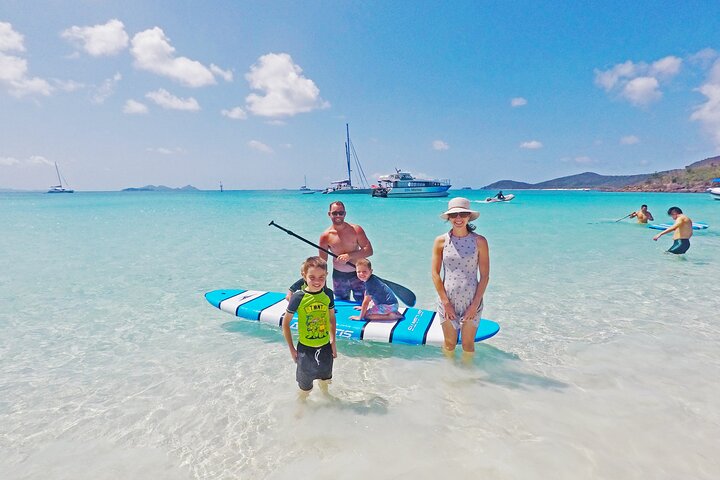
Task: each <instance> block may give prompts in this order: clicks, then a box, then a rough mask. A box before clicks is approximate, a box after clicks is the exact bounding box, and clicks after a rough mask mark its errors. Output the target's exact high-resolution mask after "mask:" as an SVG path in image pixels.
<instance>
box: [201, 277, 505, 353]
mask: <svg viewBox="0 0 720 480" xmlns="http://www.w3.org/2000/svg"><path fill="white" fill-rule="evenodd" d="M205 298H206V299H207V301H208V302H209V303H210V304H211V305H212V306H214V307H216V308H219V309H220V310H222V311H224V312H227V313H230V314H232V315H235V316H237V317H240V318H244V319H247V320H253V321H256V322H257V321H260V322H263V323H268V324H270V325H274V326H276V327H279V326H281V325H282V319H283V316H284V315H285V309H286V308H287V304H288V302H287V300H285V294H284V293H278V292H262V291H258V290H213V291H212V292H208V293H206V294H205ZM357 305H358V304H357V303H353V302H346V301H344V300H337V301H335V320H336V325H337V333H336V337H337V338H347V339H353V340H366V341H371V342H384V343H404V344H406V345H426V344H427V345H442V344H443V333H442V327H441V326H440V320H439V319H438V318H436V315H437V314H436V312H433V311H431V310H420V309H417V308H401V309H400V313H402V314H403V315H405V317H404V318H402V319H400V320H395V321H365V320H350V318H349V317H350V316H352V315H358V314H359V312H358V311H357V310H355V308H354V307H356V306H357ZM290 328H292V329H293V330H297V315H295V317H293V320H292V323H291V324H290ZM499 330H500V325H498V324H497V323H495V322H493V321H491V320H486V319H484V318H483V319H482V320H481V321H480V326H479V327H478V330H477V334H476V335H475V341H476V342H480V341H482V340H485V339H486V338H490V337H492V336H493V335H495V334H496V333H497V332H498V331H499Z"/></svg>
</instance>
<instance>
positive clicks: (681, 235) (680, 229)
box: [653, 207, 693, 255]
mask: <svg viewBox="0 0 720 480" xmlns="http://www.w3.org/2000/svg"><path fill="white" fill-rule="evenodd" d="M667 213H668V215H670V216H671V217H672V219H673V220H674V221H675V223H674V224H673V226H672V227H669V228H666V229H665V230H663V231H662V232H660V233H658V234H657V235H655V236H654V237H653V240H655V241H657V239H658V238H660V237H662V236H663V235H665V234H666V233H670V232H674V233H673V240H675V241H674V242H673V244H672V246H671V247H670V248H669V249H668V252H670V253H674V254H676V255H680V254H683V253H685V252H687V251H688V249H689V248H690V237H692V234H693V229H692V220H691V219H690V218H689V217H688V216H687V215H685V214H684V213H683V212H682V210H680V208H679V207H670V208H669V209H668V211H667Z"/></svg>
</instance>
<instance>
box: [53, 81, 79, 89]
mask: <svg viewBox="0 0 720 480" xmlns="http://www.w3.org/2000/svg"><path fill="white" fill-rule="evenodd" d="M53 83H54V84H55V86H56V87H57V88H58V89H59V90H62V91H63V92H75V91H77V90H81V89H83V88H85V84H84V83H80V82H76V81H75V80H58V79H53Z"/></svg>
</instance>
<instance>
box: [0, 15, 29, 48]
mask: <svg viewBox="0 0 720 480" xmlns="http://www.w3.org/2000/svg"><path fill="white" fill-rule="evenodd" d="M23 40H24V38H23V36H22V35H21V34H20V33H18V32H16V31H15V30H13V27H12V24H10V23H7V22H0V52H24V51H25V46H24V45H23Z"/></svg>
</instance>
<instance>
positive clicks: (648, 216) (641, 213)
mask: <svg viewBox="0 0 720 480" xmlns="http://www.w3.org/2000/svg"><path fill="white" fill-rule="evenodd" d="M628 217H630V218H637V221H638V223H647V222H648V220H650V221H651V222H654V221H655V219H654V218H653V216H652V213H650V212H648V206H647V205H641V206H640V210H638V211H637V212H632V213H631V214H630V215H628Z"/></svg>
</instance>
